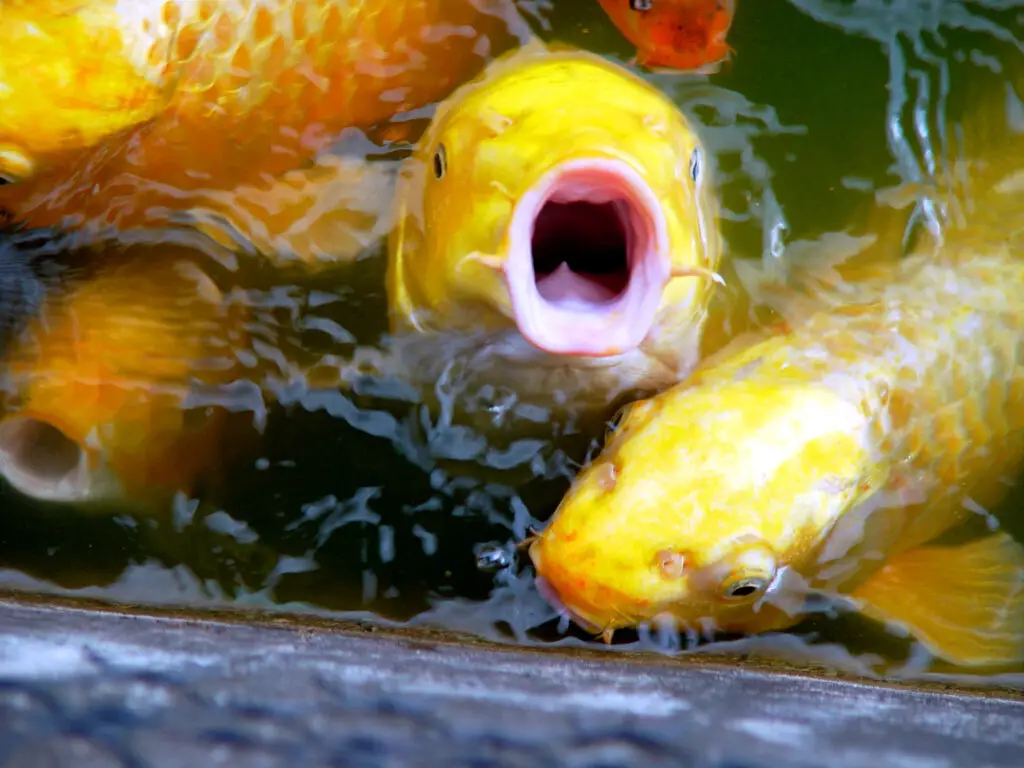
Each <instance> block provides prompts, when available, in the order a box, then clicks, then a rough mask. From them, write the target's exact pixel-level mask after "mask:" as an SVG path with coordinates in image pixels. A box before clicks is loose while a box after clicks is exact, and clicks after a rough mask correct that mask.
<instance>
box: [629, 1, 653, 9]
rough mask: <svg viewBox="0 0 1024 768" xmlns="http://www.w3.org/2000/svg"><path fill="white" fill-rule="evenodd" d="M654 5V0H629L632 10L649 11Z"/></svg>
mask: <svg viewBox="0 0 1024 768" xmlns="http://www.w3.org/2000/svg"><path fill="white" fill-rule="evenodd" d="M652 5H654V0H629V10H631V11H649V10H651V6H652Z"/></svg>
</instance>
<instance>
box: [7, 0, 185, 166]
mask: <svg viewBox="0 0 1024 768" xmlns="http://www.w3.org/2000/svg"><path fill="white" fill-rule="evenodd" d="M116 14H117V11H116V9H115V8H114V6H113V5H112V4H106V3H92V4H82V3H80V2H75V3H70V2H66V1H65V0H40V1H39V2H35V1H32V2H27V1H26V2H21V1H18V2H11V3H4V4H3V6H2V7H0V51H3V55H2V56H0V116H2V118H0V179H2V180H3V182H5V183H7V184H11V183H17V182H21V181H25V180H27V179H30V178H32V177H34V176H36V175H37V174H39V173H41V172H42V171H44V170H45V169H47V168H51V167H53V166H57V165H61V164H63V163H67V162H71V160H72V159H73V158H74V157H75V156H76V153H79V152H81V151H82V150H84V149H88V148H91V147H94V146H96V145H97V144H99V143H100V142H102V141H103V140H105V139H107V138H108V137H110V136H113V135H115V134H118V133H119V132H121V131H123V130H125V129H126V128H130V127H132V126H136V125H139V124H141V123H143V122H144V121H146V120H148V119H149V118H151V117H152V116H153V115H154V114H156V112H157V110H159V109H160V108H162V107H163V105H164V104H165V102H166V98H165V89H164V88H163V87H161V86H160V84H159V83H157V82H155V81H152V80H148V79H146V77H144V76H143V74H142V69H141V68H140V67H138V66H136V64H135V63H133V61H132V60H131V57H130V56H129V51H128V49H127V48H126V46H125V44H124V42H123V41H122V39H121V35H120V33H119V32H118V31H117V27H116V24H117V19H116Z"/></svg>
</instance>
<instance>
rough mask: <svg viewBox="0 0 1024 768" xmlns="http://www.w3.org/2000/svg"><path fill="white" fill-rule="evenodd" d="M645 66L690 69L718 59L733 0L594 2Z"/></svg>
mask: <svg viewBox="0 0 1024 768" xmlns="http://www.w3.org/2000/svg"><path fill="white" fill-rule="evenodd" d="M598 2H599V3H601V7H602V8H604V11H605V13H607V14H608V17H609V18H610V19H611V20H612V23H614V24H615V26H616V27H618V29H619V31H620V32H621V33H622V34H623V35H624V36H625V38H626V39H627V40H629V42H631V43H632V44H633V45H635V46H636V48H637V53H636V63H637V64H639V65H641V66H644V67H658V68H664V69H678V70H694V69H701V68H704V67H707V66H711V65H715V64H718V63H720V62H721V61H723V60H724V59H725V58H726V57H727V56H728V55H729V54H730V53H731V52H732V49H731V48H730V47H729V45H728V44H727V43H726V36H727V35H728V33H729V28H730V27H731V26H732V19H733V14H734V13H735V10H736V0H598Z"/></svg>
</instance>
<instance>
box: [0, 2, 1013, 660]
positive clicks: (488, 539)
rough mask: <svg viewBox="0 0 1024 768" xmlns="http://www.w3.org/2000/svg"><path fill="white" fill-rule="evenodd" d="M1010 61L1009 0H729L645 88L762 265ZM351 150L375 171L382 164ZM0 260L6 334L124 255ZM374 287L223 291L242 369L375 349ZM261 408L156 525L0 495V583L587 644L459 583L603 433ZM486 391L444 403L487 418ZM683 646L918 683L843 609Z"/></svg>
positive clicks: (479, 576)
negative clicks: (721, 44)
mask: <svg viewBox="0 0 1024 768" xmlns="http://www.w3.org/2000/svg"><path fill="white" fill-rule="evenodd" d="M1015 6H1020V7H1019V8H1016V7H1015ZM530 8H532V9H533V10H535V12H536V16H535V17H534V18H533V24H534V28H535V30H536V31H537V32H538V34H540V35H541V36H542V37H544V38H545V39H549V40H560V41H564V42H568V43H572V44H575V45H578V46H582V47H585V48H588V49H590V50H594V51H597V52H600V53H602V54H605V55H607V56H608V57H609V58H611V59H613V60H616V61H619V62H627V61H629V59H630V58H631V57H632V55H633V53H634V51H633V49H632V47H631V46H630V45H629V44H628V43H627V42H626V41H625V40H624V39H623V38H622V37H621V36H620V34H619V33H618V32H617V30H616V29H615V28H614V27H613V26H612V24H611V23H610V22H609V21H608V20H607V18H606V17H605V16H604V14H603V13H602V11H601V9H600V7H599V6H598V4H597V3H596V2H594V1H593V0H558V2H557V4H556V3H544V2H538V3H532V4H530ZM1021 40H1024V3H1013V2H1001V3H1000V2H984V3H983V2H978V3H967V2H956V1H955V0H933V1H932V2H926V1H925V0H920V1H919V2H910V1H909V0H908V1H907V2H899V0H890V1H889V2H884V1H883V0H855V1H853V2H839V1H838V0H739V2H738V11H737V15H736V19H735V22H734V25H733V27H732V30H731V31H730V35H729V41H730V43H731V45H732V46H733V48H734V49H735V50H736V55H735V57H734V59H733V60H732V61H731V62H730V63H729V64H728V65H726V66H725V67H723V68H722V70H721V71H720V72H718V73H715V74H712V75H709V76H704V75H672V74H665V73H656V74H652V73H644V76H645V77H646V78H648V79H649V80H650V81H651V82H653V83H655V84H656V85H657V86H658V87H659V88H661V89H663V90H664V91H665V92H666V93H668V94H669V95H670V96H671V97H672V98H673V99H674V100H675V101H676V102H677V103H678V104H679V105H680V106H681V107H682V108H683V109H684V111H686V112H687V114H689V115H690V116H691V117H692V118H693V119H694V120H696V122H697V124H698V126H699V128H700V131H701V136H702V138H703V140H704V141H705V143H706V145H707V146H708V148H709V150H710V152H711V154H712V155H713V156H714V161H715V165H716V169H717V179H716V181H717V184H718V193H719V195H720V198H721V200H722V204H723V206H724V211H723V220H722V222H721V225H722V228H723V232H724V234H725V236H726V239H727V244H728V250H727V258H729V259H731V260H736V261H739V260H745V261H749V262H761V261H762V260H773V259H782V260H785V259H786V258H787V254H788V253H790V251H788V250H787V246H789V245H790V244H792V243H798V242H800V241H803V240H809V239H814V238H817V237H819V236H820V235H822V234H823V233H827V232H834V231H840V230H843V229H844V228H847V227H850V226H851V225H852V224H854V223H856V222H859V221H860V220H861V219H860V217H862V216H863V215H864V212H865V210H866V207H867V206H870V205H871V204H872V203H873V201H874V194H875V191H876V190H877V189H879V188H882V187H892V186H896V185H898V184H901V183H913V182H917V181H920V180H922V179H925V178H927V176H928V166H927V157H928V149H929V148H933V147H935V146H936V145H937V143H938V142H939V140H940V139H939V135H938V133H937V129H936V125H937V119H938V118H941V117H944V116H946V115H950V114H955V110H956V108H957V105H958V104H959V103H960V102H961V101H962V100H963V98H964V95H965V94H966V93H967V92H968V91H969V89H971V88H975V87H978V86H979V83H983V82H991V81H993V80H998V79H999V78H1001V77H1002V75H1001V68H1002V67H1003V66H1005V65H1006V64H1007V63H1008V62H1010V61H1011V60H1013V59H1014V57H1017V59H1019V58H1020V57H1021V55H1022V54H1021V50H1020V47H1021V42H1020V41H1021ZM1018 65H1019V63H1018ZM1011 117H1012V115H1011ZM1022 117H1024V115H1022ZM374 153H375V154H377V155H382V156H388V155H391V156H393V157H395V158H398V157H401V156H402V155H403V154H404V153H405V150H404V149H403V148H401V147H388V146H383V147H376V148H374ZM40 237H42V236H40ZM8 240H9V241H8V242H7V243H6V244H3V245H4V249H5V250H4V254H5V255H6V260H5V266H4V268H3V271H2V272H0V284H2V285H3V290H4V293H3V301H4V305H5V308H6V310H7V312H6V314H7V317H8V319H9V321H10V323H9V325H10V326H11V327H12V328H17V327H18V321H19V320H20V319H22V318H23V317H24V316H25V314H26V313H30V312H32V311H34V310H35V309H36V308H38V307H39V306H40V303H41V302H42V301H43V300H44V299H45V296H46V293H47V291H50V290H61V288H60V287H59V286H60V285H62V284H63V283H64V281H65V280H66V279H68V276H69V275H70V276H72V278H74V277H75V276H79V277H83V278H86V277H88V275H89V270H91V269H102V268H103V267H102V264H103V258H104V257H108V258H110V259H121V258H125V257H131V258H134V257H136V256H138V257H140V258H142V257H144V254H135V253H134V252H133V250H132V249H131V248H128V247H127V246H117V247H112V248H111V250H110V252H109V253H108V254H105V255H102V256H100V257H97V256H96V255H95V254H90V255H87V257H85V256H83V255H82V254H74V253H67V252H64V251H60V252H56V253H44V255H43V256H38V255H36V256H34V257H33V258H32V259H29V254H30V253H32V252H33V248H35V246H36V245H37V244H38V240H39V238H36V241H33V239H32V238H31V237H26V236H25V233H21V234H19V243H14V242H13V240H14V238H13V237H11V236H8ZM22 241H24V242H22ZM0 242H2V241H0ZM138 249H139V250H142V248H141V247H139V248H138ZM384 269H385V259H384V251H383V249H382V248H381V249H378V250H377V251H375V252H374V253H373V254H371V255H370V257H369V258H366V259H363V260H361V261H359V262H358V263H356V264H355V265H352V266H348V267H344V268H338V269H334V270H326V271H321V272H320V273H318V274H317V275H316V276H313V277H309V276H303V275H302V274H300V273H299V272H297V271H295V270H290V271H279V270H275V269H273V268H272V267H270V266H264V267H257V266H252V265H247V266H245V267H244V268H242V269H240V270H239V271H238V272H237V274H235V275H234V276H233V278H232V280H234V282H235V283H236V285H237V290H239V291H245V292H246V295H247V297H248V301H249V304H250V306H251V307H252V308H253V319H252V321H251V327H252V328H253V329H255V332H254V335H255V336H256V337H258V339H259V344H254V345H253V347H252V350H253V353H254V354H255V355H257V356H260V357H262V358H265V359H266V360H270V361H273V360H274V359H276V356H277V355H278V354H281V355H283V356H284V358H289V359H290V356H297V357H300V358H303V359H304V360H307V361H308V360H313V359H315V358H316V357H317V356H319V355H339V356H341V357H345V356H348V355H351V354H352V353H353V350H354V349H355V347H356V346H357V345H368V346H372V345H376V344H379V343H380V342H381V340H382V339H383V338H384V337H385V336H386V332H387V306H386V297H385V294H384V284H383V277H384ZM728 298H729V293H728V292H725V293H723V294H722V296H721V297H720V299H719V300H720V301H721V302H723V303H725V302H727V301H728ZM439 386H440V385H439ZM236 394H238V393H236ZM278 394H279V397H278V401H277V402H275V403H273V404H270V405H268V406H267V407H266V411H265V412H264V411H263V406H262V404H260V403H259V402H257V404H256V405H255V406H254V405H253V399H252V398H248V399H247V397H246V396H245V393H244V392H242V393H241V394H238V396H237V397H236V398H235V403H236V406H235V407H236V412H235V413H234V414H233V415H232V419H233V421H232V422H231V424H230V425H229V427H228V428H227V431H226V432H225V433H224V435H223V438H222V439H223V444H224V446H225V450H227V448H230V449H231V456H232V460H231V462H230V465H229V466H228V467H227V468H226V469H225V472H224V474H222V475H221V476H220V477H219V478H218V479H219V482H216V483H211V484H209V487H208V488H205V489H204V491H203V492H202V493H200V494H198V495H197V496H196V497H195V498H189V497H186V496H185V495H183V494H179V496H178V497H176V498H175V499H174V500H173V501H167V502H166V503H161V504H160V505H159V507H158V509H157V510H156V511H155V512H154V511H152V510H141V509H136V508H133V507H131V506H130V505H129V506H127V507H125V508H118V509H116V510H110V509H106V510H99V511H91V512H90V511H83V510H79V509H76V508H74V507H68V506H62V505H57V504H47V503H42V502H35V501H32V500H29V499H27V498H25V497H24V496H22V495H20V494H18V493H16V492H15V491H14V490H13V489H11V488H9V487H7V486H3V487H0V499H2V502H0V503H2V505H3V514H2V515H0V569H2V570H0V587H6V588H9V589H15V590H27V591H30V592H35V593H40V592H48V593H53V592H58V593H63V594H72V595H82V596H89V597H99V598H103V599H109V600H112V601H126V602H132V603H138V604H144V605H168V604H175V605H185V606H196V607H200V606H246V607H257V608H263V609H286V610H288V611H309V612H317V613H321V614H323V613H328V614H336V615H346V616H354V615H355V616H376V617H380V618H382V619H383V620H388V621H397V622H406V621H415V622H428V623H438V624H441V625H442V626H446V627H451V628H455V629H461V630H467V631H470V632H473V633H477V634H481V635H484V636H487V637H494V638H502V639H506V640H510V641H514V642H520V643H555V642H557V643H585V642H586V643H590V642H592V641H591V640H589V639H588V638H587V636H586V635H585V634H584V633H581V632H579V631H577V630H574V629H565V628H564V626H563V625H562V624H561V623H560V621H559V620H558V618H557V616H556V614H555V612H554V611H553V610H552V609H551V608H550V607H548V606H547V605H546V604H545V603H544V602H543V600H541V598H540V597H539V596H538V595H537V593H536V591H535V590H534V587H533V585H532V580H531V578H532V569H531V568H530V567H529V566H528V565H527V564H526V563H525V562H523V561H522V560H520V561H518V562H514V563H513V565H512V567H510V568H506V569H500V570H498V571H497V572H495V571H493V570H487V569H482V568H480V567H478V556H479V554H480V553H481V551H482V550H483V549H486V548H488V547H490V548H493V547H498V548H504V549H505V551H506V552H507V553H508V556H509V559H510V560H511V561H515V560H516V558H515V556H514V554H513V545H514V543H515V542H517V541H519V540H521V539H522V538H523V537H524V535H525V534H526V532H527V529H528V527H530V526H537V527H540V526H542V525H543V523H544V521H545V520H546V519H547V518H548V517H549V516H550V515H551V513H552V512H553V511H554V509H555V507H556V506H557V504H558V501H559V499H560V497H561V496H562V494H563V493H564V492H565V490H566V489H567V488H568V485H569V481H570V479H571V477H572V474H573V473H574V472H575V471H576V469H577V468H578V467H579V465H580V464H581V462H583V461H584V460H585V459H586V457H587V456H588V455H590V454H592V453H593V452H594V451H595V450H596V449H597V448H598V447H599V445H600V440H601V438H602V435H603V432H604V426H603V423H602V419H596V420H595V422H594V423H592V424H591V423H585V422H583V421H577V422H572V421H570V422H565V421H559V420H549V419H548V418H547V417H546V416H544V415H543V412H542V411H532V412H531V411H530V410H529V408H527V407H526V406H525V405H523V404H520V407H519V408H517V409H507V410H508V413H507V421H508V423H510V424H511V423H513V422H516V421H517V420H519V421H523V422H528V421H530V420H531V419H532V420H533V421H534V422H537V421H539V422H540V424H541V425H542V426H543V429H538V428H537V427H536V425H535V426H534V427H533V430H532V433H531V435H530V436H529V437H527V438H523V437H521V436H518V433H515V436H511V437H510V435H513V432H514V431H509V432H507V433H502V432H501V431H500V430H499V431H498V432H497V433H488V434H486V435H485V434H482V433H480V432H478V431H476V430H475V429H474V428H473V426H472V424H459V423H457V422H453V421H452V419H451V417H450V414H445V413H444V412H441V413H438V412H437V411H436V410H434V409H431V408H428V407H427V406H426V405H424V404H422V403H420V402H418V398H417V396H416V395H415V393H413V392H412V391H411V389H410V388H409V387H408V386H406V385H403V384H402V383H401V382H398V381H395V380H391V379H372V378H369V379H366V380H364V381H361V382H360V384H359V385H358V386H357V387H356V388H355V391H346V392H342V391H339V390H335V389H320V390H305V391H303V388H301V387H290V388H289V387H284V388H283V389H282V390H281V391H280V392H279V393H278ZM439 394H441V393H439ZM509 394H510V393H507V392H501V391H500V390H499V389H496V388H490V389H487V390H486V391H482V392H472V393H458V396H460V397H470V398H475V402H477V403H478V409H481V410H482V409H487V408H490V409H491V412H496V410H500V409H502V408H503V407H504V406H503V405H502V403H505V404H506V405H507V403H508V402H509V400H508V398H509ZM450 396H452V395H451V393H449V397H450ZM442 399H443V394H442ZM257 401H258V398H257ZM544 405H545V404H544V403H542V402H541V403H536V404H535V406H536V407H539V408H543V407H544ZM537 413H541V414H542V415H541V416H539V417H538V416H536V414H537ZM531 414H532V415H531ZM1022 502H1024V495H1022V492H1021V491H1020V490H1019V489H1015V491H1014V492H1013V493H1012V494H1011V496H1010V498H1009V499H1008V500H1007V501H1006V502H1005V504H1004V505H1003V507H1002V508H1001V509H1000V510H995V512H996V513H997V515H998V516H999V517H1000V518H1001V520H1002V521H1003V524H1004V526H1006V527H1007V528H1008V529H1009V530H1011V531H1013V532H1014V533H1015V535H1019V536H1024V515H1021V514H1020V507H1021V504H1022ZM679 642H680V641H677V640H674V639H672V638H664V637H656V636H647V635H646V634H644V633H641V634H640V635H639V636H637V635H633V636H632V637H627V636H625V635H624V636H623V643H622V644H621V645H619V646H616V647H617V648H619V647H624V648H630V649H637V648H651V649H653V650H662V651H665V650H667V651H675V650H678V645H679ZM700 650H701V651H702V652H708V651H712V652H713V651H715V650H722V651H728V652H738V653H755V654H757V653H764V654H767V655H780V654H781V655H783V656H785V657H787V658H790V659H794V660H818V661H821V662H824V663H826V664H829V665H836V666H842V667H846V668H850V669H857V670H871V669H874V670H884V671H886V672H887V673H889V674H893V675H903V676H910V677H914V676H920V675H926V674H929V673H933V672H938V671H942V669H943V667H942V666H941V665H939V664H935V663H931V662H927V661H926V660H923V657H922V655H921V651H920V649H916V648H915V647H914V646H913V645H912V644H910V643H908V642H907V641H905V640H904V639H901V638H899V637H897V636H895V635H891V634H889V633H887V632H886V631H885V630H883V629H881V628H879V627H878V626H877V625H874V624H871V623H869V622H867V621H865V620H862V619H860V618H858V617H856V616H851V615H847V614H840V615H828V614H822V615H819V616H815V617H813V618H812V619H809V620H808V621H807V622H805V623H804V624H802V625H801V626H798V627H796V628H795V629H794V630H792V631H791V632H789V633H787V634H786V635H784V636H783V637H776V638H755V639H745V640H738V641H737V640H729V641H723V642H719V643H713V644H705V645H704V646H702V647H701V649H700ZM1001 672H1014V673H1022V674H1024V668H1022V669H1020V670H1001ZM1022 679H1024V678H1022Z"/></svg>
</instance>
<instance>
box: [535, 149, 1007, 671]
mask: <svg viewBox="0 0 1024 768" xmlns="http://www.w3.org/2000/svg"><path fill="white" fill-rule="evenodd" d="M1017 141H1018V143H1017V144H1016V145H1013V146H1012V147H1011V149H1012V150H1013V151H1016V152H1017V155H1016V157H1018V158H1019V157H1021V156H1024V153H1022V152H1020V150H1021V147H1020V143H1019V139H1018V140H1017ZM1013 157H1014V155H1012V154H1010V153H1008V154H1007V157H1005V158H1000V162H997V163H992V162H989V163H984V162H979V163H975V164H974V165H973V167H969V168H968V171H967V173H966V176H967V177H968V178H970V182H971V183H970V188H971V189H972V194H973V195H974V199H973V200H972V201H971V211H970V213H969V215H968V217H967V221H966V223H965V224H963V225H961V226H950V227H948V228H947V229H946V231H944V232H943V233H942V240H941V241H938V242H936V241H932V242H931V244H930V246H925V247H921V248H918V249H916V250H915V251H914V252H913V253H912V255H909V256H907V257H906V258H904V259H902V260H900V261H897V262H894V263H889V264H875V265H869V266H867V267H865V268H863V269H861V270H860V274H859V275H857V276H856V279H855V280H854V281H852V282H851V283H849V284H848V285H847V286H846V291H845V292H843V293H836V294H832V295H829V296H826V297H823V301H825V302H826V303H827V304H829V306H825V307H824V308H822V307H821V306H820V305H819V307H818V308H817V310H816V311H814V312H812V313H811V314H810V315H809V316H803V317H799V318H794V319H793V322H792V323H791V329H790V330H789V331H788V332H786V333H782V334H780V335H776V336H771V337H768V338H766V339H763V340H760V341H757V342H755V343H753V344H752V345H750V346H748V347H746V348H742V345H738V349H739V351H736V350H735V349H734V350H732V351H731V353H730V352H724V353H723V354H722V356H721V357H720V358H718V359H715V360H712V361H710V362H709V363H708V365H707V367H703V366H702V368H701V369H700V370H699V371H698V372H697V373H696V374H695V375H694V376H693V378H692V379H691V380H690V381H688V382H684V383H682V384H680V385H678V386H676V387H674V388H672V389H670V390H667V391H665V392H663V393H661V394H659V395H657V396H655V397H653V398H651V399H648V400H644V401H640V402H638V403H636V404H634V405H632V406H631V407H629V408H628V410H626V412H625V414H624V416H623V418H622V420H621V423H620V425H619V427H618V429H617V430H616V431H615V432H614V434H613V435H612V437H611V438H610V440H609V442H608V444H607V446H606V447H605V449H604V451H603V453H602V454H601V455H600V456H599V457H598V458H597V459H596V460H595V461H594V462H593V463H592V464H591V465H590V466H589V467H588V468H587V469H585V470H584V471H583V472H582V473H581V474H580V476H579V477H578V478H577V480H576V482H575V483H574V485H573V486H572V488H571V490H570V492H569V493H568V495H567V496H566V497H565V499H564V500H563V502H562V504H561V505H560V507H559V509H558V510H557V512H556V513H555V516H554V517H553V519H552V521H551V522H550V524H549V525H548V527H547V528H546V530H545V531H544V532H543V533H542V534H541V535H540V536H539V537H538V538H537V539H536V540H534V541H533V542H532V544H531V545H530V554H531V557H532V559H533V562H534V564H535V565H536V569H537V574H538V583H539V585H540V588H541V590H542V592H544V593H545V594H547V596H548V597H549V599H550V600H551V601H552V602H553V603H554V604H556V605H557V606H559V607H560V608H561V609H563V610H564V611H565V612H567V613H568V614H569V615H571V616H573V617H575V618H576V620H577V621H578V623H580V624H581V625H582V626H585V627H587V628H588V629H590V630H593V631H595V632H604V633H605V634H606V637H610V635H611V633H612V632H614V630H615V629H617V628H621V627H629V626H637V625H639V624H641V623H644V622H653V623H662V622H663V623H665V624H667V625H669V626H672V627H675V628H679V629H682V628H686V629H690V630H695V631H706V632H709V633H710V632H714V631H724V632H737V633H757V632H764V631H767V630H775V629H785V628H788V627H790V626H793V625H795V624H796V623H798V622H799V620H800V619H801V618H802V617H803V616H804V615H805V611H806V610H807V605H806V603H805V598H806V597H807V596H808V595H811V594H814V593H818V594H825V595H829V596H832V597H837V596H838V597H842V598H843V599H845V600H847V601H848V602H850V603H851V604H852V605H853V606H854V607H855V608H857V609H858V610H860V611H861V612H862V613H863V614H864V615H866V616H868V617H871V618H874V619H877V620H880V621H890V622H893V623H895V624H897V625H902V627H904V628H905V629H909V631H910V633H911V634H912V636H914V637H915V638H916V639H917V640H919V641H920V642H921V643H922V644H923V645H924V646H925V647H927V648H928V649H930V650H931V651H932V652H933V653H934V654H935V655H937V656H939V657H942V658H945V659H947V660H949V661H952V662H954V663H957V664H962V665H984V664H1001V663H1010V662H1017V661H1021V660H1024V550H1022V548H1021V545H1020V544H1018V543H1016V542H1015V541H1014V540H1013V539H1012V538H1011V537H1009V536H1008V535H1007V534H1005V533H994V534H991V535H988V536H985V537H983V538H980V539H977V540H972V541H969V542H968V543H960V544H950V543H944V542H943V541H939V540H937V537H939V536H940V535H942V534H944V533H946V532H950V531H952V530H954V529H955V528H957V527H958V526H959V525H960V524H961V523H963V522H965V521H966V520H967V519H968V518H971V517H974V516H976V515H977V513H978V512H979V511H983V510H984V509H985V508H986V507H988V506H989V505H992V504H995V503H997V502H998V501H999V500H1000V499H1002V498H1003V497H1004V495H1005V494H1006V492H1007V490H1008V488H1007V486H1006V483H1005V478H1006V477H1007V476H1013V474H1014V473H1015V472H1017V471H1019V469H1020V467H1021V463H1022V458H1024V429H1022V428H1024V257H1022V252H1024V174H1022V173H1020V172H1012V171H1009V170H1008V169H1010V168H1013V167H1014V166H1013V164H1012V163H1011V164H1009V165H1008V164H1007V163H1006V160H1008V159H1012V158H1013ZM961 165H962V167H967V166H964V165H963V164H961ZM1016 167H1024V163H1020V164H1018V165H1017V166H1016ZM994 174H1006V175H1003V176H999V175H994ZM855 272H856V270H855ZM851 274H853V273H851Z"/></svg>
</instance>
